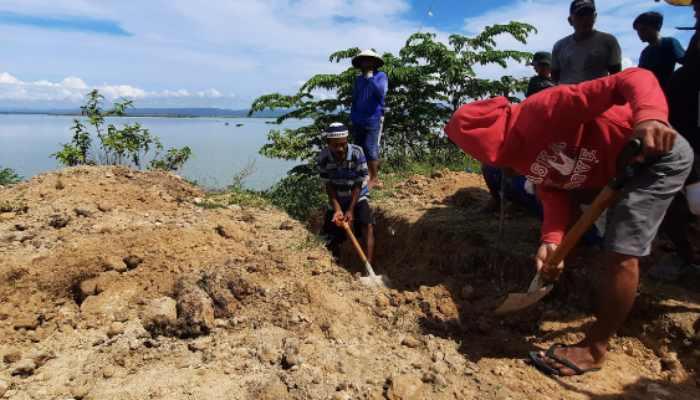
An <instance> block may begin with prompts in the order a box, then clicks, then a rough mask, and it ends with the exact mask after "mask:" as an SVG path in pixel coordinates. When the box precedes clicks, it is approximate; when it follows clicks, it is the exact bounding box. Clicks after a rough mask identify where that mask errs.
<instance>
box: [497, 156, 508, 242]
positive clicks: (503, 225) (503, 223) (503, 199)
mask: <svg viewBox="0 0 700 400" xmlns="http://www.w3.org/2000/svg"><path fill="white" fill-rule="evenodd" d="M498 229H499V237H500V239H501V242H504V241H505V237H506V171H505V169H504V168H501V222H500V226H499V228H498Z"/></svg>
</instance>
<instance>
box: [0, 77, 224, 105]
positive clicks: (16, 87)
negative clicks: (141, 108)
mask: <svg viewBox="0 0 700 400" xmlns="http://www.w3.org/2000/svg"><path fill="white" fill-rule="evenodd" d="M91 89H97V90H99V92H100V94H102V95H103V96H104V97H105V98H106V99H107V100H110V101H113V100H118V99H120V98H127V99H133V100H136V99H168V98H172V99H178V98H181V99H184V98H190V97H193V96H192V95H191V94H190V93H189V92H188V91H187V90H185V89H180V90H177V91H169V90H164V91H161V92H147V91H145V90H143V89H140V88H137V87H132V86H129V85H108V84H104V85H102V86H88V85H87V84H86V83H85V82H84V81H83V80H82V79H80V78H76V77H68V78H65V79H63V80H62V81H61V82H59V83H52V82H50V81H48V80H45V79H43V80H40V81H37V82H23V81H21V80H19V79H17V78H15V77H14V76H12V75H10V74H9V73H7V72H3V73H2V74H0V99H3V100H15V101H30V102H42V101H44V102H46V101H66V102H70V103H78V102H83V101H84V100H85V93H86V92H87V91H89V90H91ZM197 95H198V96H199V97H205V98H209V99H213V98H220V97H224V96H222V95H221V93H220V92H219V91H218V90H216V89H213V88H212V89H208V90H205V91H203V92H199V93H198V94H197ZM229 97H230V98H233V97H235V95H234V94H231V95H230V96H229Z"/></svg>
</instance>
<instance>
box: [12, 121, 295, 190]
mask: <svg viewBox="0 0 700 400" xmlns="http://www.w3.org/2000/svg"><path fill="white" fill-rule="evenodd" d="M73 118H74V117H64V116H50V115H21V114H6V115H3V114H0V166H2V167H3V168H12V169H14V170H15V171H17V173H18V174H19V175H21V176H23V177H25V179H29V178H31V177H32V176H34V175H36V174H39V173H41V172H44V171H49V170H56V169H60V168H62V167H63V166H62V165H61V164H60V163H59V162H58V161H57V160H56V159H54V158H51V157H49V156H50V155H51V154H52V153H55V152H57V151H60V150H61V148H62V147H61V145H60V144H61V143H69V142H70V141H71V139H72V137H73V131H71V130H70V127H71V126H73V125H74V124H73ZM105 121H106V123H107V124H114V125H115V126H116V127H118V128H119V127H121V125H122V124H124V123H134V122H139V123H141V125H142V127H143V128H146V129H149V130H150V133H151V135H154V136H157V137H159V138H160V141H161V143H162V144H163V147H165V148H166V149H169V148H171V147H175V148H181V147H184V146H189V147H190V149H191V150H192V151H193V152H194V154H195V156H194V157H193V158H191V159H190V160H189V161H188V162H187V163H186V164H185V168H184V169H183V170H182V171H179V172H178V173H180V174H181V175H182V176H184V177H186V178H187V179H191V180H197V181H198V182H199V184H200V186H203V187H205V188H223V187H225V186H226V185H229V184H231V183H232V181H233V175H234V174H236V173H238V172H241V171H242V170H243V169H244V168H245V167H246V165H247V164H248V163H249V162H251V161H255V163H256V164H255V172H254V173H253V174H252V175H250V176H249V177H248V178H247V179H246V180H245V181H244V186H245V187H246V188H250V189H267V188H269V187H271V186H272V185H274V184H275V182H277V181H278V180H280V179H281V178H283V177H284V176H286V173H287V171H288V170H289V169H291V168H292V167H293V166H294V165H295V164H296V163H295V162H289V161H284V160H278V159H270V158H265V157H263V156H261V155H260V154H258V150H259V149H260V148H261V147H262V146H263V145H264V144H265V143H267V133H268V132H269V131H270V129H283V128H292V129H293V128H297V127H300V126H303V125H307V124H308V123H309V122H306V121H292V122H286V123H284V124H283V125H273V124H266V123H265V121H273V119H267V118H265V119H263V118H134V117H124V118H107V119H106V120H105ZM227 122H228V123H229V125H228V126H226V123H227ZM236 124H243V126H241V127H236V126H235V125H236ZM95 140H97V139H96V138H95ZM93 144H95V142H93ZM149 155H151V157H152V153H149ZM146 159H147V160H148V161H150V160H151V158H149V157H148V155H147V157H146Z"/></svg>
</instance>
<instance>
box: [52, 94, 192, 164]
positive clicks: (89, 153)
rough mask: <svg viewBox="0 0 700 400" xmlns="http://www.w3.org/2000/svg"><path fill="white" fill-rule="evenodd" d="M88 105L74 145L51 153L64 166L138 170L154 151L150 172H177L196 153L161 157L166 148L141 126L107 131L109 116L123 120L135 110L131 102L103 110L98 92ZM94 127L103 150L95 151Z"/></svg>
mask: <svg viewBox="0 0 700 400" xmlns="http://www.w3.org/2000/svg"><path fill="white" fill-rule="evenodd" d="M86 96H87V97H88V100H87V104H86V105H84V106H81V107H80V109H81V110H82V112H81V114H82V115H84V116H86V117H87V120H86V121H81V120H79V119H78V118H75V119H73V123H75V125H74V126H73V127H72V128H71V130H72V131H75V134H74V135H73V140H72V141H71V142H70V143H66V144H61V146H63V150H61V151H58V152H56V153H53V154H51V157H54V158H55V159H57V160H58V161H59V162H60V163H61V164H63V165H66V166H68V167H71V166H75V165H96V164H101V165H115V164H116V165H127V166H134V167H136V168H138V169H141V167H142V166H143V165H144V159H145V158H146V155H147V154H148V152H149V151H151V150H154V153H155V154H154V156H153V159H152V161H151V162H150V163H148V164H147V165H146V166H147V168H148V169H149V170H153V169H164V170H167V171H176V170H178V169H181V168H182V166H183V164H184V163H185V162H186V161H187V160H188V159H189V158H190V157H192V156H194V153H192V151H190V148H189V147H183V148H182V149H174V148H171V149H170V150H168V151H167V152H166V153H165V155H164V156H161V154H160V153H161V151H162V150H163V145H162V144H161V143H160V139H158V137H156V136H153V135H151V134H150V132H149V131H148V129H144V128H142V127H141V124H139V123H135V124H124V126H123V128H122V129H117V128H116V127H115V126H114V125H112V124H109V125H107V128H106V129H105V127H104V124H105V121H104V119H105V117H123V116H124V115H125V112H124V110H125V109H127V108H134V105H133V102H132V101H131V100H127V99H122V100H123V102H122V103H114V106H113V107H112V108H111V109H109V110H104V109H103V107H102V99H104V96H102V95H101V94H100V93H99V91H97V89H95V90H93V91H92V92H90V93H88V94H87V95H86ZM83 122H87V125H89V126H92V127H93V129H94V130H95V133H96V134H97V138H98V139H99V149H95V148H94V147H93V146H92V145H93V138H92V136H91V134H90V132H89V130H88V127H87V126H86V125H85V124H83Z"/></svg>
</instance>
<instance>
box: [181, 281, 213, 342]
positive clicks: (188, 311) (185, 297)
mask: <svg viewBox="0 0 700 400" xmlns="http://www.w3.org/2000/svg"><path fill="white" fill-rule="evenodd" d="M177 315H178V318H179V320H180V321H181V324H180V325H181V326H180V329H181V335H182V336H199V335H206V334H208V333H209V332H210V331H211V329H212V328H214V307H213V304H212V301H211V299H210V298H209V296H208V295H207V294H206V292H204V291H203V290H202V289H200V288H199V287H197V286H195V285H191V284H189V285H188V284H186V283H183V282H181V283H180V284H179V288H178V290H177Z"/></svg>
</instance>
